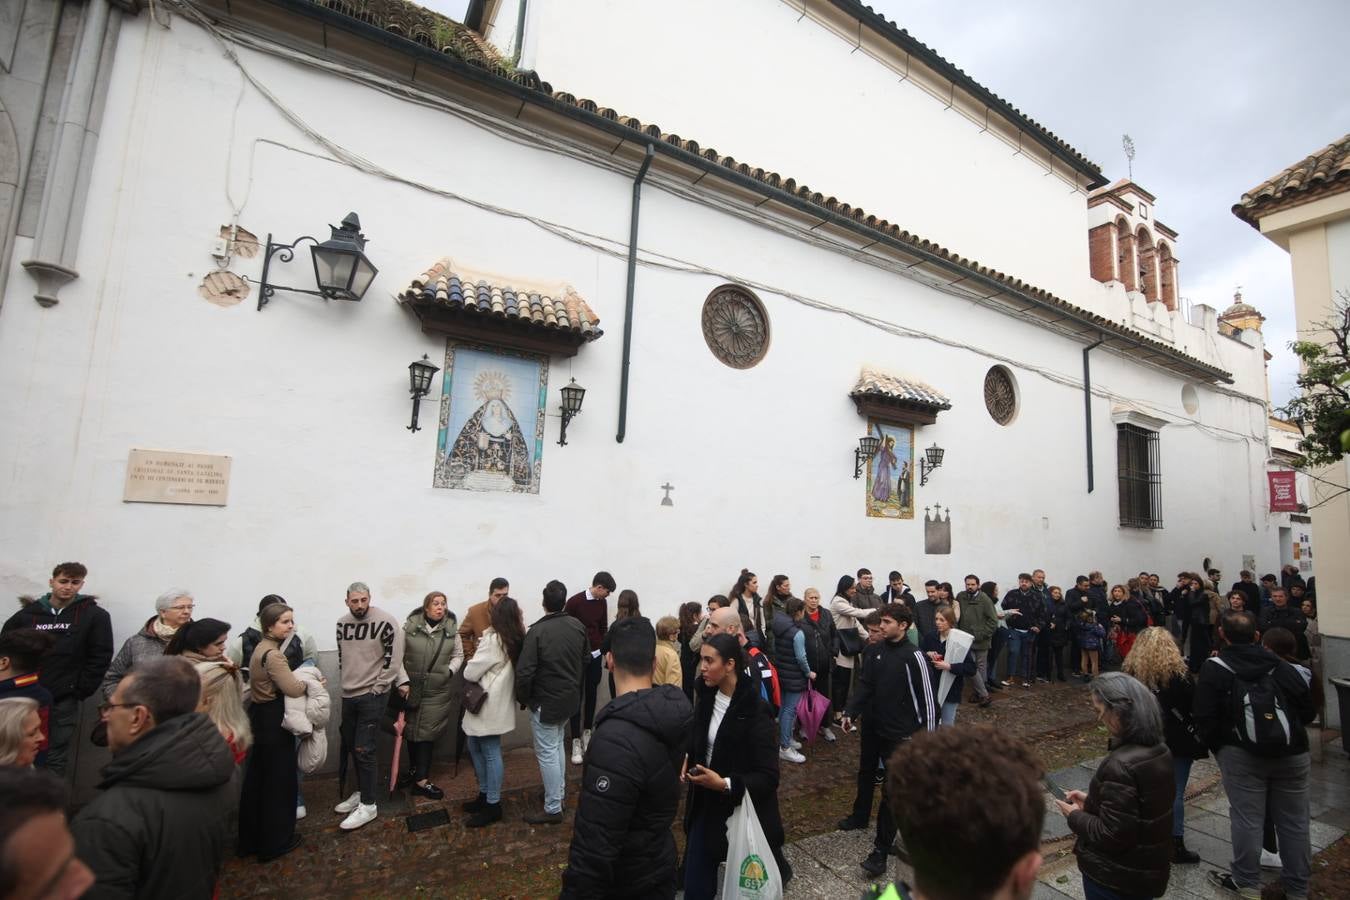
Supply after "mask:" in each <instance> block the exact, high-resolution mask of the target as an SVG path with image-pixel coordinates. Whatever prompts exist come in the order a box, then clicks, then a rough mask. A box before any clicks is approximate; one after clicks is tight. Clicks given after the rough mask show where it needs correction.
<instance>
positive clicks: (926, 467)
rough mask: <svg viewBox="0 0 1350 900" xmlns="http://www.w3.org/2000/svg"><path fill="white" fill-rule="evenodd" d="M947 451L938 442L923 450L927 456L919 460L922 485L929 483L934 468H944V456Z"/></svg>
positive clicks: (920, 483) (920, 482)
mask: <svg viewBox="0 0 1350 900" xmlns="http://www.w3.org/2000/svg"><path fill="white" fill-rule="evenodd" d="M946 453H947V451H946V450H943V449H942V448H941V447H939V446H938V445H937V444H934V445H933V446H931V447H929V448H928V449H927V450H925V451H923V455H924V456H925V457H927V458H926V459H921V460H919V485H920V486H923V485H925V484H927V483H928V476H929V475H932V474H933V470H934V469H940V468H942V457H943V456H945V455H946Z"/></svg>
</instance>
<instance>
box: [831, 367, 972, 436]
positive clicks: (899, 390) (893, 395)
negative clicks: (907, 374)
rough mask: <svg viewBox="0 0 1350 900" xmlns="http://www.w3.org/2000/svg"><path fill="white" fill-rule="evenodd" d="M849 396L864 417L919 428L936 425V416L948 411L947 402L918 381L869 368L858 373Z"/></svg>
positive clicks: (949, 407)
mask: <svg viewBox="0 0 1350 900" xmlns="http://www.w3.org/2000/svg"><path fill="white" fill-rule="evenodd" d="M849 396H850V397H852V398H853V402H854V404H855V405H856V406H857V407H858V412H860V413H862V414H864V415H874V416H879V417H881V418H895V419H898V420H900V421H907V422H917V423H919V424H930V423H932V422H936V421H937V414H938V413H939V412H942V411H943V410H948V409H951V408H952V402H951V401H950V400H948V399H947V398H946V397H945V396H943V395H942V394H941V393H939V392H938V391H937V390H936V389H935V388H933V387H931V386H929V385H927V384H924V383H923V382H922V381H918V380H916V379H913V378H903V377H900V376H898V375H891V374H889V373H886V372H880V371H877V370H876V369H871V368H864V369H863V370H862V373H861V374H860V375H859V376H858V383H857V384H856V385H854V387H853V390H852V391H851V392H850V393H849Z"/></svg>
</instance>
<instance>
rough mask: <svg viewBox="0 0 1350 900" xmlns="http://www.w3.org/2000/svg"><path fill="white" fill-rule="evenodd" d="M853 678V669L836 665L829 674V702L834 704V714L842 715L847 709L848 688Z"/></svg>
mask: <svg viewBox="0 0 1350 900" xmlns="http://www.w3.org/2000/svg"><path fill="white" fill-rule="evenodd" d="M852 680H853V670H852V669H848V668H845V667H844V666H840V665H836V666H835V667H834V672H833V674H832V675H831V676H830V694H831V697H830V702H831V703H832V704H833V705H834V714H835V715H836V716H842V715H843V714H844V713H845V712H847V711H848V688H849V682H851V681H852Z"/></svg>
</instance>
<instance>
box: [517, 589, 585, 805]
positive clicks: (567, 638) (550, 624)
mask: <svg viewBox="0 0 1350 900" xmlns="http://www.w3.org/2000/svg"><path fill="white" fill-rule="evenodd" d="M566 604H567V588H566V587H565V586H564V585H563V583H562V582H561V581H550V582H549V583H548V584H547V585H545V586H544V617H543V618H542V619H540V620H539V621H538V622H535V623H534V624H533V625H531V626H530V630H529V631H527V632H526V633H525V643H524V644H523V645H522V646H521V649H520V659H518V660H517V661H516V702H518V703H519V704H520V705H521V706H523V707H524V708H526V709H528V710H529V711H530V731H531V732H532V733H533V735H534V755H535V758H536V759H538V760H539V773H540V774H541V775H542V776H543V778H544V811H543V812H542V813H538V812H531V813H526V814H525V821H526V822H529V823H530V824H531V825H556V824H558V823H559V822H561V821H562V820H563V812H562V807H563V796H564V794H565V791H566V786H567V754H566V751H565V749H564V743H563V742H564V741H565V740H566V738H567V722H568V720H570V719H571V718H572V716H574V715H576V713H577V710H578V709H580V708H581V676H582V675H583V674H584V672H585V670H586V663H587V662H589V661H590V643H589V641H588V640H587V638H586V626H585V625H582V624H581V621H580V620H579V619H577V618H576V617H575V616H569V615H568V614H567V613H566V612H565V611H564V609H563V607H564V606H565V605H566Z"/></svg>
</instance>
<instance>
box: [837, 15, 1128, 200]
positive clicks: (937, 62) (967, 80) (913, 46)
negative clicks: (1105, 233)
mask: <svg viewBox="0 0 1350 900" xmlns="http://www.w3.org/2000/svg"><path fill="white" fill-rule="evenodd" d="M830 2H831V3H833V4H834V5H835V6H837V7H839V8H840V9H842V10H844V11H845V12H848V13H850V14H851V15H855V16H857V17H858V19H859V20H860V21H864V22H867V23H868V24H870V25H872V27H873V28H874V29H875V30H876V31H877V32H879V33H881V34H884V35H886V36H887V37H890V38H892V39H894V40H895V41H896V42H897V43H899V44H900V45H901V46H902V47H904V48H905V49H906V50H908V51H909V52H911V53H914V54H916V55H917V56H919V57H921V58H922V59H923V60H924V62H926V63H928V64H929V65H930V66H931V67H932V68H934V69H936V70H937V71H938V73H939V74H942V75H945V76H946V77H947V78H950V79H951V80H952V81H956V82H958V83H959V84H961V86H962V87H964V88H966V89H967V90H969V91H970V92H971V93H973V94H975V95H976V96H977V97H980V98H981V99H984V100H986V101H991V105H993V106H995V107H998V108H999V109H1001V110H1002V111H1003V112H1004V113H1005V114H1008V115H1009V116H1010V117H1011V118H1013V119H1015V120H1018V121H1021V122H1024V123H1026V124H1027V125H1029V126H1031V129H1032V130H1033V131H1035V132H1036V133H1037V134H1038V135H1040V136H1041V137H1043V138H1044V139H1045V140H1046V141H1048V142H1049V143H1050V144H1052V145H1053V146H1055V147H1058V148H1059V149H1060V150H1062V151H1064V152H1065V153H1067V154H1068V155H1069V156H1070V157H1072V159H1073V160H1075V161H1076V162H1078V164H1079V165H1081V166H1083V167H1085V168H1088V169H1091V170H1092V172H1093V173H1094V174H1095V175H1096V176H1097V177H1098V178H1103V176H1102V172H1101V166H1099V165H1097V164H1096V163H1095V162H1093V161H1092V160H1090V159H1088V158H1087V157H1086V156H1084V155H1083V154H1082V153H1080V152H1078V150H1076V149H1075V148H1074V147H1073V146H1072V145H1070V144H1069V143H1068V142H1067V141H1065V140H1064V139H1063V138H1061V137H1060V136H1059V135H1057V134H1055V133H1054V132H1053V131H1051V130H1050V129H1048V128H1046V127H1045V126H1044V125H1042V124H1041V123H1040V122H1037V121H1036V120H1035V119H1033V118H1031V117H1030V116H1029V115H1027V114H1026V113H1024V112H1022V110H1020V109H1018V108H1017V107H1016V106H1013V105H1012V103H1010V102H1008V101H1007V100H1004V99H1003V98H1002V97H1000V96H999V95H998V94H995V93H994V92H993V91H991V90H990V89H989V88H987V87H985V86H984V85H982V84H980V83H979V82H978V81H976V80H975V79H974V77H972V76H970V75H968V74H966V71H965V70H964V69H962V68H960V67H959V66H957V65H955V64H954V63H952V62H950V61H948V60H947V59H946V58H945V57H943V56H942V55H941V54H940V53H938V52H937V51H936V50H934V49H933V48H932V47H929V46H928V45H927V44H925V43H924V42H923V41H921V40H919V39H918V38H916V37H915V36H914V35H912V34H910V33H909V31H908V30H906V29H904V28H901V27H900V26H899V25H897V24H896V23H894V22H892V21H890V20H889V19H887V18H886V17H885V16H884V15H882V14H881V13H879V12H877V11H876V10H874V9H872V7H870V6H868V5H867V4H865V3H861V2H858V0H830ZM1103 180H1105V179H1104V178H1103Z"/></svg>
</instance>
